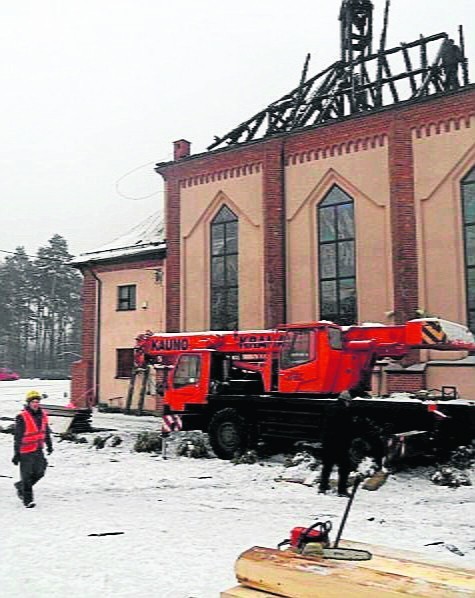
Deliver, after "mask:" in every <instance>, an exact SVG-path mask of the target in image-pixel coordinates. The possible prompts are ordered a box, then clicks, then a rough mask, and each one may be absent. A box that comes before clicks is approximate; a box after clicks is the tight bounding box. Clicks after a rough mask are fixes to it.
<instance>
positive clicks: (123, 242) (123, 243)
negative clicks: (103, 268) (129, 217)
mask: <svg viewBox="0 0 475 598" xmlns="http://www.w3.org/2000/svg"><path fill="white" fill-rule="evenodd" d="M160 249H162V250H164V249H166V243H165V241H164V239H163V217H162V213H161V212H156V213H155V214H152V216H149V217H148V218H146V219H145V220H143V221H142V222H141V223H140V224H137V225H136V226H134V228H132V229H131V230H130V231H129V232H127V233H125V234H124V235H121V236H120V237H117V238H116V239H114V240H113V241H110V242H109V243H107V244H106V245H103V246H102V247H99V248H98V249H94V250H93V251H88V252H86V253H81V254H80V255H79V256H77V257H75V258H73V259H72V260H71V264H84V263H86V262H100V261H104V260H111V259H117V258H125V257H131V256H138V255H141V254H143V253H148V252H150V251H158V250H160Z"/></svg>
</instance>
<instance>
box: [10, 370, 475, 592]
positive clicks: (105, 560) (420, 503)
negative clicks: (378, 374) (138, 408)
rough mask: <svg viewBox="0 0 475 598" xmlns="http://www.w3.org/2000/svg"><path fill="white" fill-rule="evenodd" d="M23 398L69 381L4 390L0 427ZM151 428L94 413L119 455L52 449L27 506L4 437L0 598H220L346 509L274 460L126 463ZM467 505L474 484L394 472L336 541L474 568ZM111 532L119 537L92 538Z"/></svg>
mask: <svg viewBox="0 0 475 598" xmlns="http://www.w3.org/2000/svg"><path fill="white" fill-rule="evenodd" d="M31 388H36V389H38V390H41V391H45V392H47V393H48V395H49V396H48V399H47V400H46V401H45V402H46V403H57V404H66V403H67V399H66V398H65V397H64V392H68V391H69V382H65V381H38V380H35V381H29V380H19V381H17V382H1V383H0V417H14V415H15V414H16V413H17V412H18V411H19V410H20V409H21V406H22V404H23V397H24V395H25V392H26V391H27V390H29V389H31ZM9 423H11V422H9V421H8V420H3V421H0V425H2V426H3V427H6V425H8V424H9ZM158 423H159V420H157V419H156V418H153V417H141V418H139V417H133V416H124V415H122V414H101V413H94V417H93V425H94V427H96V428H109V429H110V428H113V429H114V430H116V431H117V432H116V433H117V434H119V435H120V436H121V437H122V438H123V439H124V442H123V444H122V445H120V446H118V447H116V448H112V447H110V446H107V445H106V447H105V448H104V449H102V450H96V449H95V448H93V447H92V439H93V438H94V436H97V433H94V434H85V435H84V437H86V438H88V441H89V442H88V444H73V443H71V442H66V441H63V442H59V439H58V438H55V451H54V453H53V454H52V455H51V457H49V462H50V468H49V469H48V471H47V475H46V477H45V479H43V480H42V481H41V482H40V483H39V484H38V486H37V489H36V492H35V495H36V501H37V507H36V508H35V509H25V508H24V507H23V506H22V504H21V503H20V501H19V500H18V498H17V497H16V495H15V493H14V489H13V482H14V481H15V480H16V479H17V475H18V474H17V470H18V469H17V468H16V467H14V466H13V465H12V464H11V457H12V439H13V437H12V436H11V435H9V434H0V504H1V507H0V534H1V543H0V579H1V595H2V596H4V597H15V596H21V597H22V598H43V597H44V598H56V597H62V596H70V597H72V598H76V597H77V598H95V597H98V596H101V597H105V598H107V597H109V596H110V597H113V596H114V597H134V598H148V597H150V598H152V597H153V598H216V597H218V596H219V592H220V591H222V590H224V589H226V588H229V587H231V586H233V585H235V577H234V572H233V567H234V563H235V560H236V558H237V557H238V556H239V554H240V553H241V552H243V551H244V550H246V549H248V548H250V547H252V546H256V545H259V546H268V547H275V546H276V545H277V543H278V542H280V541H281V540H283V539H284V538H286V537H288V534H289V531H290V529H291V528H292V527H294V526H297V525H299V526H306V525H310V524H311V523H313V521H314V519H315V518H316V517H318V518H320V519H323V520H327V519H330V520H331V521H332V522H333V524H334V528H338V525H339V522H340V518H341V515H342V513H343V511H344V508H345V506H346V499H344V498H339V497H337V496H335V495H326V496H322V495H318V494H317V489H316V487H315V486H313V487H309V486H304V485H302V484H295V483H288V482H278V481H275V480H276V478H278V477H279V476H281V475H282V474H283V473H284V468H283V465H282V460H283V459H282V458H281V457H280V458H279V457H276V458H273V459H271V460H268V461H262V462H260V463H259V464H253V465H233V464H231V463H229V462H226V461H221V460H219V459H189V458H184V457H176V456H174V455H173V453H171V455H170V458H169V459H167V460H164V459H163V458H162V457H161V456H155V455H153V456H152V455H150V454H146V453H134V452H133V451H132V446H133V442H134V440H135V438H136V436H137V433H138V432H139V431H141V430H157V429H158ZM101 434H103V435H105V432H102V433H101ZM474 477H475V476H473V472H472V481H474V482H475V479H474ZM474 503H475V493H474V490H473V487H460V488H454V489H450V488H446V487H439V486H435V485H434V484H432V483H431V482H430V481H429V479H428V470H427V469H418V470H412V471H409V472H408V471H406V472H401V473H398V474H396V475H393V476H391V477H390V478H389V480H388V482H387V483H386V484H385V485H384V486H383V487H381V488H380V489H379V490H378V491H377V492H368V491H365V490H363V489H360V490H358V493H357V495H356V498H355V502H354V505H353V508H352V511H351V513H350V516H349V520H348V523H347V526H346V528H345V532H344V534H343V536H344V537H345V538H347V539H352V540H357V541H360V542H368V543H372V544H381V545H385V546H389V547H396V548H402V549H409V550H412V551H417V552H419V553H422V554H423V555H424V556H425V557H426V558H427V557H429V558H433V559H434V560H438V561H441V562H449V563H451V564H454V565H458V566H461V567H474V568H475V517H474ZM107 532H123V533H122V534H121V535H110V536H91V535H90V534H101V533H107ZM335 535H336V529H335V530H334V532H333V539H334V538H335ZM429 544H432V545H429ZM448 546H449V547H450V546H452V547H454V546H455V547H457V548H458V549H459V551H461V552H462V553H463V554H464V556H460V555H457V554H455V553H453V552H451V551H450V550H449V549H448V548H447V547H448Z"/></svg>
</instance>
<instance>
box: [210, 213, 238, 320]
mask: <svg viewBox="0 0 475 598" xmlns="http://www.w3.org/2000/svg"><path fill="white" fill-rule="evenodd" d="M238 255H239V252H238V218H237V216H236V214H234V213H233V212H232V211H231V210H230V209H229V208H228V207H227V206H226V205H223V206H222V208H221V209H220V210H219V212H218V213H217V214H216V216H215V217H214V218H213V220H212V221H211V310H210V311H211V329H212V330H235V329H237V327H238V313H239V303H238Z"/></svg>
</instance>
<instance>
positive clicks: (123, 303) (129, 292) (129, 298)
mask: <svg viewBox="0 0 475 598" xmlns="http://www.w3.org/2000/svg"><path fill="white" fill-rule="evenodd" d="M136 294H137V293H136V285H135V284H129V285H126V286H123V287H118V288H117V310H118V311H128V310H131V309H136V305H137V301H136Z"/></svg>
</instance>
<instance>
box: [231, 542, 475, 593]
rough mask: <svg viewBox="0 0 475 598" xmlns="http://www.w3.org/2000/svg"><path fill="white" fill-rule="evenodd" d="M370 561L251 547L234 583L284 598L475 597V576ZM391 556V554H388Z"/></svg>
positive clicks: (386, 559) (384, 559) (403, 561)
mask: <svg viewBox="0 0 475 598" xmlns="http://www.w3.org/2000/svg"><path fill="white" fill-rule="evenodd" d="M351 546H354V547H358V548H361V549H364V550H370V552H373V555H374V556H373V558H372V559H371V560H370V561H336V560H331V559H322V558H312V557H304V556H301V555H299V554H296V553H294V552H291V551H279V550H275V549H272V548H262V547H259V546H255V547H254V548H251V549H250V550H247V551H246V552H244V553H243V554H242V555H241V556H240V557H239V558H238V560H237V562H236V577H237V579H238V581H239V583H240V584H241V585H243V586H245V587H249V588H252V589H255V590H261V591H266V592H270V593H271V594H272V593H274V594H277V595H278V596H285V597H286V598H345V597H351V598H401V597H402V596H411V597H418V598H448V597H450V598H456V597H462V596H463V597H464V598H467V597H468V596H475V570H468V569H459V568H457V567H452V566H449V565H441V564H438V565H434V564H432V563H426V562H422V561H420V560H419V561H416V560H414V559H412V558H411V556H412V555H408V554H406V556H405V557H403V556H402V555H401V553H402V552H403V551H398V552H399V555H398V556H397V557H395V556H384V555H382V556H380V555H378V554H375V551H374V550H371V548H374V547H370V546H368V545H365V544H361V543H360V544H358V546H356V545H355V544H353V543H351ZM388 554H390V552H388Z"/></svg>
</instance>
